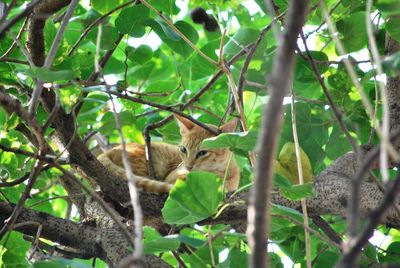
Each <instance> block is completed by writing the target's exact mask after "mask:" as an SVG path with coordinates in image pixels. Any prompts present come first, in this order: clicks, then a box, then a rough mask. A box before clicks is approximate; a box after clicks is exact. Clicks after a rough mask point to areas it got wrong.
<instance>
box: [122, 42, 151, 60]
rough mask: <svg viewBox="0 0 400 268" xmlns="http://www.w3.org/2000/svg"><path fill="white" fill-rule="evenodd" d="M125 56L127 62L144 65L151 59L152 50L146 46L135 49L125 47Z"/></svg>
mask: <svg viewBox="0 0 400 268" xmlns="http://www.w3.org/2000/svg"><path fill="white" fill-rule="evenodd" d="M127 54H128V59H129V60H131V61H133V62H136V63H139V64H144V63H146V62H148V61H149V60H151V58H152V57H153V50H152V49H151V47H149V46H147V45H141V46H139V47H137V48H133V47H127Z"/></svg>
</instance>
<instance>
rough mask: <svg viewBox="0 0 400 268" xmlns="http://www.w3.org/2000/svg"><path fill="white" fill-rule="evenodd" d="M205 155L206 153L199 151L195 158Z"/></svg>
mask: <svg viewBox="0 0 400 268" xmlns="http://www.w3.org/2000/svg"><path fill="white" fill-rule="evenodd" d="M206 154H208V152H207V151H199V152H198V153H197V154H196V158H199V157H202V156H205V155H206Z"/></svg>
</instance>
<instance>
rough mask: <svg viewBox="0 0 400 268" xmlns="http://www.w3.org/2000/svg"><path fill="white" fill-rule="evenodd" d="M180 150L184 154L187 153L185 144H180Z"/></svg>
mask: <svg viewBox="0 0 400 268" xmlns="http://www.w3.org/2000/svg"><path fill="white" fill-rule="evenodd" d="M179 151H181V153H183V154H186V153H187V150H186V148H185V146H179Z"/></svg>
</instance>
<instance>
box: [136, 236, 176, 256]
mask: <svg viewBox="0 0 400 268" xmlns="http://www.w3.org/2000/svg"><path fill="white" fill-rule="evenodd" d="M177 237H178V235H168V236H164V237H158V238H155V239H153V240H150V241H147V240H146V239H145V240H144V241H143V252H144V253H145V254H150V253H160V252H166V251H172V250H177V249H178V247H179V245H180V242H179V241H178V240H177Z"/></svg>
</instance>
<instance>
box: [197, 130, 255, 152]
mask: <svg viewBox="0 0 400 268" xmlns="http://www.w3.org/2000/svg"><path fill="white" fill-rule="evenodd" d="M257 136H258V132H257V131H250V132H240V133H239V132H238V133H222V134H220V135H218V136H216V137H213V138H208V139H205V140H204V141H203V143H202V145H203V146H205V147H208V148H229V149H230V150H231V151H233V152H235V151H238V150H241V151H245V152H248V151H252V150H253V149H254V147H255V145H256V143H257Z"/></svg>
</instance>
